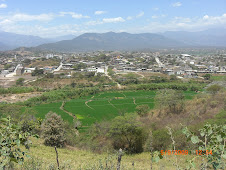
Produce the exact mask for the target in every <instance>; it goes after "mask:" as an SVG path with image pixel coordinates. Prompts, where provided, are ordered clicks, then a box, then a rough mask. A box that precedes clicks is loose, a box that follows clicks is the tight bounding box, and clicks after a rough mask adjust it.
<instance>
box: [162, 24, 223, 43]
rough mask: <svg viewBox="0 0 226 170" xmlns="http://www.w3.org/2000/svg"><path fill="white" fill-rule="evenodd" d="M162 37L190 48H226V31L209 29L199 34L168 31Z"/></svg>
mask: <svg viewBox="0 0 226 170" xmlns="http://www.w3.org/2000/svg"><path fill="white" fill-rule="evenodd" d="M161 35H163V36H165V37H168V38H171V39H174V40H177V41H180V42H183V43H185V44H187V45H190V46H215V47H226V29H222V28H218V29H209V30H205V31H199V32H186V31H168V32H165V33H162V34H161Z"/></svg>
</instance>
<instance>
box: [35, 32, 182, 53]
mask: <svg viewBox="0 0 226 170" xmlns="http://www.w3.org/2000/svg"><path fill="white" fill-rule="evenodd" d="M185 46H186V44H184V43H181V42H179V41H177V40H173V39H170V38H167V37H165V36H163V35H159V34H152V33H143V34H130V33H126V32H122V33H114V32H107V33H85V34H82V35H80V36H78V37H76V38H74V39H72V40H65V41H59V42H56V43H49V44H43V45H40V46H38V47H36V48H37V49H39V50H49V51H62V52H76V51H96V50H105V51H111V50H142V49H151V48H168V47H185Z"/></svg>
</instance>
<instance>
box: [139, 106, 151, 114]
mask: <svg viewBox="0 0 226 170" xmlns="http://www.w3.org/2000/svg"><path fill="white" fill-rule="evenodd" d="M149 110H150V107H149V106H148V105H147V104H143V105H139V106H137V107H136V112H137V114H138V115H140V116H145V115H147V114H148V111H149Z"/></svg>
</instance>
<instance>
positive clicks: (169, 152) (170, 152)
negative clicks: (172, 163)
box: [161, 150, 212, 155]
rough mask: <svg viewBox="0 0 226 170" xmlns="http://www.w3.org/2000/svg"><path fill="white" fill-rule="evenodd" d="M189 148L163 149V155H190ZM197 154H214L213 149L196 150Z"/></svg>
mask: <svg viewBox="0 0 226 170" xmlns="http://www.w3.org/2000/svg"><path fill="white" fill-rule="evenodd" d="M188 153H189V152H188V150H166V151H164V150H161V155H188ZM195 153H196V155H212V150H195Z"/></svg>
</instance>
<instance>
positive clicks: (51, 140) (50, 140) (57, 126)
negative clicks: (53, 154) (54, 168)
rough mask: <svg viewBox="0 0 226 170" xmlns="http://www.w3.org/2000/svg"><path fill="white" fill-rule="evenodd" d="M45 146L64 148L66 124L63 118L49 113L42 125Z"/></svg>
mask: <svg viewBox="0 0 226 170" xmlns="http://www.w3.org/2000/svg"><path fill="white" fill-rule="evenodd" d="M41 128H42V135H43V138H44V144H45V145H48V146H57V147H63V146H64V143H65V136H64V134H65V129H64V122H63V119H62V118H61V116H59V115H57V114H56V113H53V112H49V113H48V114H47V115H46V116H45V120H44V121H43V123H42V127H41Z"/></svg>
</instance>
